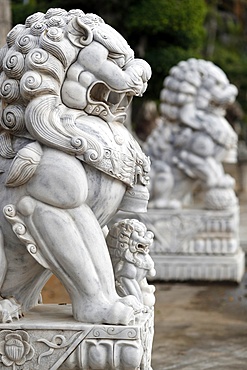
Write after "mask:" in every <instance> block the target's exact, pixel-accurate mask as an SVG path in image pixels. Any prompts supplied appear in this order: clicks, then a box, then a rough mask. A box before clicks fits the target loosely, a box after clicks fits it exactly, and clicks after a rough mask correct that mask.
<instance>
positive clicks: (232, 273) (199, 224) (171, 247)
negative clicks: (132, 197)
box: [117, 206, 245, 282]
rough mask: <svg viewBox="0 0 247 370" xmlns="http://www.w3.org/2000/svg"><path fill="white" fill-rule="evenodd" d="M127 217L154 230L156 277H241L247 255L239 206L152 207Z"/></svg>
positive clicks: (218, 279)
mask: <svg viewBox="0 0 247 370" xmlns="http://www.w3.org/2000/svg"><path fill="white" fill-rule="evenodd" d="M117 216H119V217H120V214H118V215H117ZM122 216H123V213H122V212H121V217H122ZM124 217H125V218H126V217H129V218H131V217H136V218H138V219H139V220H140V221H141V222H145V224H146V225H147V228H148V229H149V230H152V231H153V233H154V244H153V248H152V249H151V250H150V255H151V257H152V259H153V260H154V263H155V269H156V276H155V279H157V280H165V281H168V280H181V281H182V280H212V281H223V280H228V281H236V282H239V281H240V280H241V279H242V276H243V274H244V268H245V256H244V253H243V251H242V249H241V248H240V246H239V208H238V206H235V207H233V208H231V209H227V210H220V211H217V210H206V209H201V208H197V209H196V208H193V209H188V208H187V209H177V210H168V209H163V210H162V209H149V210H148V212H147V213H146V214H139V215H135V216H134V215H133V214H131V215H130V214H128V215H127V214H126V213H125V214H124Z"/></svg>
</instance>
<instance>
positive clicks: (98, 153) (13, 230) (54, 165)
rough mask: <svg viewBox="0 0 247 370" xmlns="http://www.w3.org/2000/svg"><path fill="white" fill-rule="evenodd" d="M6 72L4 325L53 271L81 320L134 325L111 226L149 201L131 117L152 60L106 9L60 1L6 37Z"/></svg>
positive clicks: (0, 305)
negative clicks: (112, 248)
mask: <svg viewBox="0 0 247 370" xmlns="http://www.w3.org/2000/svg"><path fill="white" fill-rule="evenodd" d="M0 71H1V75H0V98H1V106H0V109H1V120H0V182H1V184H0V203H1V207H2V210H3V212H2V214H1V216H0V260H1V272H0V295H1V299H0V312H2V321H11V320H12V318H14V317H16V312H18V313H19V312H20V311H22V312H23V311H27V310H29V309H30V308H31V307H33V306H34V305H35V304H37V302H38V298H39V295H40V291H41V289H42V287H43V286H44V284H45V282H46V281H47V280H48V278H49V277H50V275H51V273H54V274H55V275H56V276H57V277H58V278H59V279H60V280H61V282H62V283H63V284H64V286H65V287H66V289H67V291H68V292H69V294H70V297H71V300H72V310H73V315H74V317H75V319H76V320H78V321H84V322H92V323H103V322H104V323H111V324H116V323H120V324H128V323H129V322H130V321H132V320H133V317H134V313H135V310H136V308H135V307H136V305H135V303H136V300H135V299H134V298H135V297H133V296H132V297H119V296H118V294H117V293H116V290H115V284H114V276H113V269H112V265H111V261H110V257H109V253H108V250H107V245H106V242H105V238H104V234H103V232H102V229H103V228H104V227H105V226H106V225H107V223H108V222H109V220H110V219H111V218H112V216H113V215H114V214H115V213H116V211H117V210H118V209H119V208H122V209H129V208H131V207H134V208H135V209H136V210H137V211H138V210H145V208H146V206H147V201H148V197H149V195H148V190H147V184H148V171H149V159H148V158H147V157H146V156H145V155H144V154H143V152H142V150H141V149H140V147H139V145H138V144H137V142H136V141H135V140H134V138H133V137H132V136H131V134H130V133H129V132H128V130H127V129H126V128H125V127H124V125H123V123H124V121H125V118H126V114H127V113H126V112H127V109H128V107H129V105H130V103H131V100H132V98H133V96H142V94H143V93H144V92H145V90H146V88H147V81H148V80H149V78H150V76H151V69H150V67H149V65H148V64H147V63H146V62H145V61H143V60H141V59H135V58H134V53H133V51H132V49H131V48H130V47H129V45H128V44H127V42H126V40H125V39H124V38H123V37H122V36H121V35H120V34H119V33H118V32H117V31H115V30H114V29H113V28H112V27H110V26H109V25H107V24H106V23H105V22H104V21H103V19H102V18H100V17H99V16H97V15H95V14H85V13H84V12H83V11H81V10H71V11H69V12H67V11H65V10H63V9H59V8H52V9H49V10H48V11H47V12H46V13H45V14H44V13H41V12H38V13H35V14H33V15H31V16H29V17H28V18H27V19H26V22H25V24H24V25H17V26H15V27H14V28H13V29H12V30H11V31H10V32H9V34H8V35H7V43H6V45H5V46H4V47H3V48H2V49H1V50H0ZM10 307H12V309H11V308H10Z"/></svg>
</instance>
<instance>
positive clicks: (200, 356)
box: [43, 202, 247, 370]
mask: <svg viewBox="0 0 247 370" xmlns="http://www.w3.org/2000/svg"><path fill="white" fill-rule="evenodd" d="M245 225H246V226H245ZM240 241H241V244H242V245H243V247H244V248H246V251H247V202H246V203H244V204H243V205H241V209H240ZM155 285H156V305H155V336H154V343H153V356H152V366H153V370H172V369H179V370H206V369H210V370H240V369H241V370H247V273H246V275H245V276H244V279H243V281H242V282H241V284H239V285H238V284H234V283H198V282H191V283H156V284H155ZM43 298H44V302H45V303H49V302H50V303H53V302H56V303H57V302H69V298H68V296H67V293H66V292H65V291H64V290H63V288H62V287H61V285H60V283H59V282H58V281H57V280H56V279H54V278H53V281H52V284H49V285H48V286H47V287H45V289H44V292H43Z"/></svg>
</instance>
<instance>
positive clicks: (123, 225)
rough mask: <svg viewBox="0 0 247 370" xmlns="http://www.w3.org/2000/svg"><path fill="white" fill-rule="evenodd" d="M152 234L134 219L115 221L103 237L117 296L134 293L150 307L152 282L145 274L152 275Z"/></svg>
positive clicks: (151, 303)
mask: <svg viewBox="0 0 247 370" xmlns="http://www.w3.org/2000/svg"><path fill="white" fill-rule="evenodd" d="M153 237H154V234H153V233H152V232H151V231H147V228H146V226H145V225H144V224H143V223H141V222H139V221H138V220H136V219H132V220H129V219H125V220H123V221H120V222H117V223H115V224H114V225H113V226H112V227H111V228H110V230H109V234H108V235H107V238H106V241H107V245H108V248H109V252H110V256H111V260H112V264H113V269H114V275H115V280H116V288H117V292H118V293H119V295H120V296H127V295H129V294H131V295H134V296H135V297H136V298H137V299H138V300H139V301H140V302H141V303H143V304H144V305H145V306H147V307H150V308H151V307H153V305H154V302H155V298H154V291H155V288H154V286H153V285H148V283H147V277H154V276H155V273H156V271H155V269H154V262H153V260H152V258H151V257H150V255H149V248H150V246H151V245H152V243H153Z"/></svg>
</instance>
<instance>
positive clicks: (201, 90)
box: [143, 59, 237, 210]
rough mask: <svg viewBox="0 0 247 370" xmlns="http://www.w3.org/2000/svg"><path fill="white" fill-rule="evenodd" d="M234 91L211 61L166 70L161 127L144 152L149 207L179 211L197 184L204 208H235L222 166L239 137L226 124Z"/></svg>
mask: <svg viewBox="0 0 247 370" xmlns="http://www.w3.org/2000/svg"><path fill="white" fill-rule="evenodd" d="M236 95H237V88H236V87H235V86H234V85H231V84H230V83H229V81H228V79H227V77H226V75H225V74H224V72H223V71H222V70H221V69H220V68H218V67H217V66H215V65H214V64H213V63H212V62H209V61H205V60H197V59H189V60H187V61H182V62H180V63H178V65H176V66H175V67H173V68H172V69H171V70H170V73H169V76H168V77H166V78H165V80H164V88H163V90H162V91H161V105H160V110H161V114H162V116H163V122H162V123H161V124H159V126H158V127H157V128H155V129H154V130H153V132H152V133H151V134H150V136H149V137H148V139H147V141H146V143H145V144H144V146H143V148H144V151H145V152H146V154H148V155H149V156H150V157H151V159H152V174H151V201H150V207H151V208H177V207H180V206H181V203H183V201H184V198H185V196H187V197H188V195H190V196H191V195H192V192H193V187H194V186H195V185H198V184H199V185H200V186H201V187H202V189H203V191H204V192H205V201H204V203H205V207H206V208H208V209H218V210H220V209H226V208H228V207H232V206H234V205H235V204H237V199H236V196H235V193H234V191H233V187H234V179H233V178H232V177H231V176H229V175H228V174H225V173H224V170H223V166H222V162H228V161H234V160H235V161H236V148H237V134H236V133H235V132H234V130H233V129H232V127H231V126H230V124H229V123H228V122H227V120H226V119H225V117H224V116H225V110H226V108H227V106H228V105H229V104H231V103H233V102H234V100H235V97H236Z"/></svg>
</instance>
